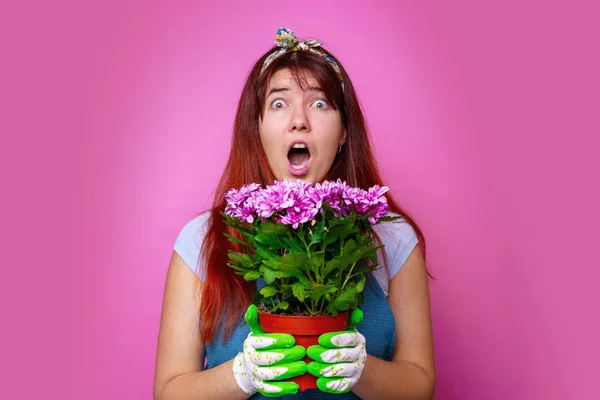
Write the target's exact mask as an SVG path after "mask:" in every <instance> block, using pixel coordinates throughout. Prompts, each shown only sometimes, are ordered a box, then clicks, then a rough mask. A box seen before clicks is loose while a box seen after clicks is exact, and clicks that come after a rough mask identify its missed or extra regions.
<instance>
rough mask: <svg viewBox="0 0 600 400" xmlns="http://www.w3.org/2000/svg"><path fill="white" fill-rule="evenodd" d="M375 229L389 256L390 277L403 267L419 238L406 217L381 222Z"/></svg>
mask: <svg viewBox="0 0 600 400" xmlns="http://www.w3.org/2000/svg"><path fill="white" fill-rule="evenodd" d="M388 215H389V216H395V217H397V216H399V214H397V213H393V212H390V213H388ZM373 230H374V231H375V232H376V233H377V234H378V235H379V238H380V239H381V242H382V244H383V245H384V246H385V247H384V251H385V253H386V256H387V261H388V267H389V278H390V279H391V278H393V277H394V275H395V274H396V273H397V272H398V271H399V270H400V268H402V266H403V265H404V263H405V262H406V259H407V258H408V256H409V255H410V253H411V252H412V250H413V249H414V248H415V246H416V245H417V243H419V239H418V237H417V233H416V231H415V229H414V228H413V227H412V225H411V224H410V223H408V221H407V220H405V219H404V218H399V219H397V220H395V221H388V222H380V223H378V224H377V225H375V226H374V227H373Z"/></svg>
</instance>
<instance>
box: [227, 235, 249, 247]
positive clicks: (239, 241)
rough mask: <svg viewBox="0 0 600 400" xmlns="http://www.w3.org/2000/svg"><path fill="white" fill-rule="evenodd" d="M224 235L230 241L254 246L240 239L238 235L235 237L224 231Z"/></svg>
mask: <svg viewBox="0 0 600 400" xmlns="http://www.w3.org/2000/svg"><path fill="white" fill-rule="evenodd" d="M224 235H225V237H226V238H227V239H229V241H230V242H233V243H238V244H241V245H242V246H245V247H248V248H252V246H251V245H250V244H249V243H246V242H244V241H242V240H240V239H238V238H236V237H233V236H231V235H230V234H228V233H224Z"/></svg>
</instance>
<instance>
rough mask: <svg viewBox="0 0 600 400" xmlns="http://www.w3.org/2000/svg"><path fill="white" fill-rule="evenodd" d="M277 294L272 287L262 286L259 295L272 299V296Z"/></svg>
mask: <svg viewBox="0 0 600 400" xmlns="http://www.w3.org/2000/svg"><path fill="white" fill-rule="evenodd" d="M277 293H278V291H277V289H275V288H274V287H272V286H263V288H262V289H260V294H262V295H263V296H265V297H272V296H273V295H275V294H277Z"/></svg>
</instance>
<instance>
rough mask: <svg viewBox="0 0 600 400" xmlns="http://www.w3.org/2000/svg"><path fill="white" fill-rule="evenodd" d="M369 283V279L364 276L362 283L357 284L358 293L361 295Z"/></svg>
mask: <svg viewBox="0 0 600 400" xmlns="http://www.w3.org/2000/svg"><path fill="white" fill-rule="evenodd" d="M366 281H367V277H365V276H363V277H362V279H361V280H360V281H358V283H357V284H356V292H358V293H360V292H362V291H363V290H364V289H365V282H366Z"/></svg>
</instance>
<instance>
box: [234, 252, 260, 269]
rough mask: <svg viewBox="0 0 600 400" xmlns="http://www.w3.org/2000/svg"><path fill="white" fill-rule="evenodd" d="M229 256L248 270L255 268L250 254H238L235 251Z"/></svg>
mask: <svg viewBox="0 0 600 400" xmlns="http://www.w3.org/2000/svg"><path fill="white" fill-rule="evenodd" d="M228 255H229V259H230V260H231V261H233V262H235V263H237V264H239V265H242V266H244V267H246V268H252V267H253V266H254V260H253V259H252V257H250V255H248V254H243V253H237V252H235V251H233V250H230V251H229V254H228Z"/></svg>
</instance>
